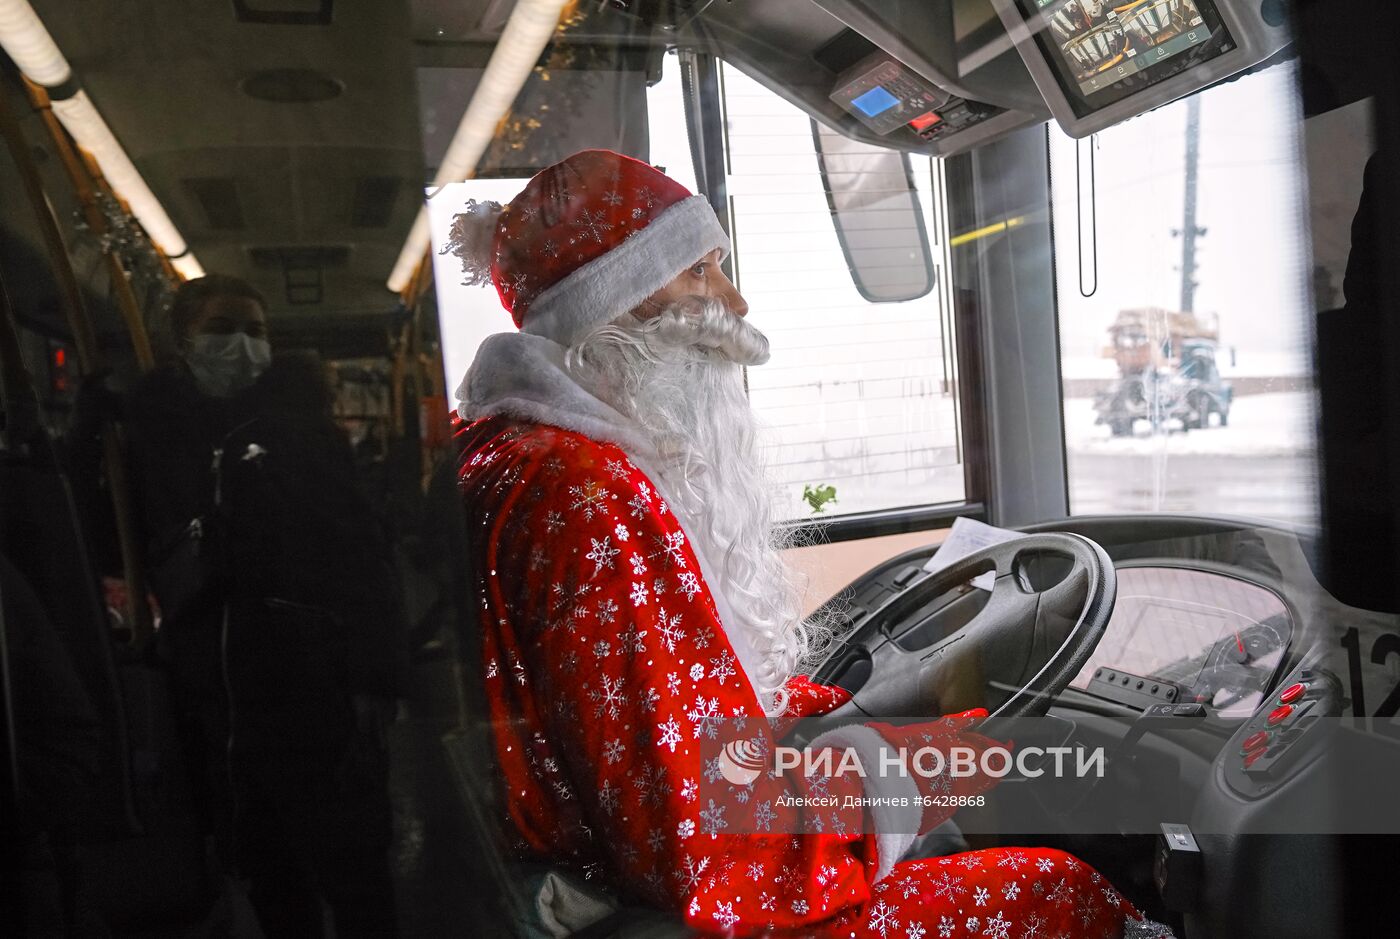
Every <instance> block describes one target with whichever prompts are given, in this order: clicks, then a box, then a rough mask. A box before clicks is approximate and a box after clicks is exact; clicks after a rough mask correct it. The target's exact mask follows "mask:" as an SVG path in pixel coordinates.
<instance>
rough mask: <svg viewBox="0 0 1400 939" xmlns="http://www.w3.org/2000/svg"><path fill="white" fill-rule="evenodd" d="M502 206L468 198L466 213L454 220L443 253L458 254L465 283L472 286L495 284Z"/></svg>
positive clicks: (460, 214) (441, 252)
mask: <svg viewBox="0 0 1400 939" xmlns="http://www.w3.org/2000/svg"><path fill="white" fill-rule="evenodd" d="M502 208H503V207H502V205H501V204H500V203H499V202H492V201H490V200H487V201H485V202H478V201H477V200H475V199H468V200H467V204H466V206H465V210H464V211H462V212H460V213H459V214H457V215H455V216H453V218H452V230H451V231H450V232H448V235H447V243H446V244H444V245H443V246H442V250H440V251H439V252H438V253H439V254H448V253H451V254H454V255H456V256H457V258H458V260H460V261H461V262H462V272H463V273H464V274H466V275H467V276H466V279H465V280H463V281H462V283H463V284H465V285H467V286H468V287H477V286H482V285H486V284H490V283H491V262H492V261H493V260H495V257H494V245H495V241H496V226H497V224H498V222H499V221H500V218H501V211H502Z"/></svg>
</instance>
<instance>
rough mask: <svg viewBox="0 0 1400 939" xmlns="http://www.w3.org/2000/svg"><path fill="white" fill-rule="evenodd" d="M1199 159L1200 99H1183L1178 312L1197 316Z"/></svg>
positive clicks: (1197, 97) (1199, 235) (1202, 231)
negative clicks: (1183, 183) (1183, 179)
mask: <svg viewBox="0 0 1400 939" xmlns="http://www.w3.org/2000/svg"><path fill="white" fill-rule="evenodd" d="M1200 159H1201V96H1200V95H1199V94H1196V95H1192V96H1191V97H1189V98H1187V99H1186V198H1185V200H1184V201H1185V206H1184V210H1183V218H1182V221H1181V228H1180V230H1179V231H1175V232H1173V233H1172V234H1174V235H1180V236H1181V312H1183V313H1195V312H1196V239H1197V238H1200V237H1202V236H1204V235H1205V233H1206V230H1205V229H1204V228H1200V227H1198V226H1197V225H1196V177H1197V173H1198V170H1199V168H1200Z"/></svg>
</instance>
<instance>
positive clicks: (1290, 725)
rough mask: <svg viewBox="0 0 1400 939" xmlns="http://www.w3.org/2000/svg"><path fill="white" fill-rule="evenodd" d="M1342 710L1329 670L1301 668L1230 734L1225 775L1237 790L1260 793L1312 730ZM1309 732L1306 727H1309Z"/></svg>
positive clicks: (1303, 749)
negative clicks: (1230, 749)
mask: <svg viewBox="0 0 1400 939" xmlns="http://www.w3.org/2000/svg"><path fill="white" fill-rule="evenodd" d="M1341 712H1342V684H1341V682H1340V681H1339V680H1338V679H1337V677H1336V676H1335V675H1333V674H1332V673H1331V672H1327V671H1324V670H1322V669H1319V668H1312V667H1302V668H1299V669H1298V670H1297V671H1295V672H1294V673H1293V674H1292V675H1290V676H1289V677H1288V678H1286V679H1285V680H1284V681H1283V682H1282V683H1281V684H1280V685H1279V690H1277V691H1276V692H1274V693H1273V694H1272V695H1271V696H1270V697H1269V698H1268V700H1267V701H1265V703H1264V704H1263V705H1262V706H1261V707H1260V708H1259V709H1258V710H1257V711H1256V712H1255V713H1254V716H1253V717H1251V718H1250V719H1249V720H1248V721H1247V722H1246V723H1245V724H1244V726H1242V727H1241V728H1240V729H1239V730H1238V731H1237V732H1236V734H1235V736H1234V738H1233V739H1232V740H1231V742H1230V744H1229V747H1230V748H1232V749H1233V751H1234V752H1233V753H1232V752H1230V751H1229V750H1227V751H1226V760H1227V762H1226V766H1225V778H1226V779H1227V780H1228V781H1229V783H1230V786H1231V788H1233V789H1234V790H1235V791H1236V792H1239V793H1240V794H1241V795H1245V796H1258V795H1262V794H1263V793H1264V792H1266V791H1267V790H1268V789H1270V788H1272V786H1273V784H1274V783H1276V782H1278V781H1279V780H1280V779H1282V778H1283V777H1284V776H1285V775H1286V774H1287V773H1288V772H1289V771H1290V769H1291V768H1292V767H1293V766H1294V765H1296V763H1297V761H1298V760H1299V758H1300V757H1302V756H1303V755H1304V754H1306V753H1307V752H1308V751H1309V750H1311V749H1312V748H1313V747H1314V746H1315V745H1316V744H1317V743H1318V742H1319V741H1320V739H1321V734H1320V732H1319V731H1317V730H1313V728H1314V726H1315V725H1318V724H1319V723H1320V722H1321V719H1322V718H1324V717H1337V716H1339V715H1340V714H1341ZM1310 731H1311V732H1310Z"/></svg>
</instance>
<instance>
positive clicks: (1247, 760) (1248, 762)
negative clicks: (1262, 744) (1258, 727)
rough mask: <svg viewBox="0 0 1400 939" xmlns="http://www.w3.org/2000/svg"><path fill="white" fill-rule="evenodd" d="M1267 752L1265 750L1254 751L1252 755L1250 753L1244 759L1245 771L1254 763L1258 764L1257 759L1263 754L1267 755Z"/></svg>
mask: <svg viewBox="0 0 1400 939" xmlns="http://www.w3.org/2000/svg"><path fill="white" fill-rule="evenodd" d="M1267 752H1268V751H1267V750H1255V751H1254V752H1253V753H1251V754H1250V755H1249V756H1247V757H1245V758H1244V768H1245V769H1249V768H1250V767H1251V766H1253V765H1254V764H1255V763H1258V762H1259V758H1260V757H1261V756H1263V755H1264V754H1265V753H1267Z"/></svg>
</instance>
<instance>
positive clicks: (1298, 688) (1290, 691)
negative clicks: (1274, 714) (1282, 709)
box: [1278, 681, 1308, 704]
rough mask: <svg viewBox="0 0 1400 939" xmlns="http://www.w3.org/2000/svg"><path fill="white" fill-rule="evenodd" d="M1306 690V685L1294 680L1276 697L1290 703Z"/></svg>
mask: <svg viewBox="0 0 1400 939" xmlns="http://www.w3.org/2000/svg"><path fill="white" fill-rule="evenodd" d="M1307 690H1308V686H1307V685H1305V684H1303V683H1302V682H1301V681H1300V682H1296V683H1294V684H1292V685H1289V686H1288V687H1287V688H1285V689H1283V694H1281V695H1279V696H1278V699H1279V701H1281V702H1282V703H1284V704H1292V703H1293V702H1294V701H1297V700H1298V699H1299V698H1301V697H1302V696H1303V693H1304V692H1306V691H1307Z"/></svg>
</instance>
